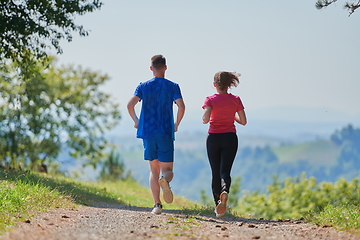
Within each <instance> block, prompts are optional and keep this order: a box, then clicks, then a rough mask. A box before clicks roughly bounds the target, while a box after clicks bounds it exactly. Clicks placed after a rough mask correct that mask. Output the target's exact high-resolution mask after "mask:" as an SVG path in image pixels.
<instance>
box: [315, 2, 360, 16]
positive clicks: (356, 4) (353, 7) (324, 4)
mask: <svg viewBox="0 0 360 240" xmlns="http://www.w3.org/2000/svg"><path fill="white" fill-rule="evenodd" d="M337 1H338V0H319V1H317V2H316V3H315V7H316V8H317V9H323V8H325V7H327V6H329V5H330V4H333V3H334V2H337ZM359 7H360V0H355V1H354V2H353V3H350V2H346V3H345V5H344V8H346V9H347V10H348V11H349V17H350V16H351V14H353V13H354V12H355V10H356V9H358V8H359Z"/></svg>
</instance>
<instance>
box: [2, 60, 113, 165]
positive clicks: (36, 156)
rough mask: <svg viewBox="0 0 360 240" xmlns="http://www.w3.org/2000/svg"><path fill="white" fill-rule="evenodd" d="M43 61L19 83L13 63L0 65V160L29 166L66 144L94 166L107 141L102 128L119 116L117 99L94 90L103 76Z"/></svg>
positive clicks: (47, 158) (44, 160)
mask: <svg viewBox="0 0 360 240" xmlns="http://www.w3.org/2000/svg"><path fill="white" fill-rule="evenodd" d="M48 61H49V63H50V65H49V66H48V67H47V68H45V67H44V66H43V65H42V64H41V63H38V64H37V65H36V66H34V68H32V69H31V72H32V73H33V75H32V77H31V78H29V79H28V80H27V81H25V82H24V81H21V80H20V79H21V76H20V74H21V73H20V71H19V65H18V64H17V63H11V64H7V65H5V66H3V67H2V69H0V70H1V71H0V74H1V75H0V99H1V100H0V156H1V157H0V164H2V165H10V166H11V167H22V168H32V169H34V168H36V167H37V166H38V164H40V163H42V164H44V163H49V162H51V161H53V160H55V159H56V157H57V155H58V154H59V152H60V151H61V150H62V149H63V148H65V147H67V148H70V149H71V155H72V156H73V157H75V158H86V159H88V163H89V164H92V165H93V166H95V165H96V164H97V162H98V161H99V159H101V158H102V157H103V151H104V149H105V147H106V146H107V142H106V139H105V138H104V131H106V130H107V129H111V128H113V127H114V126H115V125H116V124H117V123H118V120H119V118H120V113H119V110H118V106H117V104H115V103H113V102H112V101H111V98H110V96H109V95H108V94H105V93H103V92H102V91H100V90H99V87H100V86H101V85H103V84H104V83H105V81H107V80H108V77H107V76H106V75H101V74H99V73H97V72H92V71H90V70H87V69H82V68H81V67H74V66H70V67H59V68H58V67H56V66H55V60H54V59H49V60H48Z"/></svg>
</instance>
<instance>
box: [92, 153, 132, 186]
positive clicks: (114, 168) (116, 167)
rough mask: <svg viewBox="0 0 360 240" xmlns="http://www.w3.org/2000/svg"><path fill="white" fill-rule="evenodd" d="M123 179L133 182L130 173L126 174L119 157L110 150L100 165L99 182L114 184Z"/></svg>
mask: <svg viewBox="0 0 360 240" xmlns="http://www.w3.org/2000/svg"><path fill="white" fill-rule="evenodd" d="M125 179H131V180H134V179H133V177H132V175H131V172H130V171H128V172H126V169H125V164H124V162H123V161H122V160H121V159H120V155H119V154H118V153H116V152H115V151H114V149H112V150H111V152H110V154H109V155H108V157H107V158H106V160H105V161H104V162H103V163H102V169H101V172H100V176H99V180H100V181H113V182H115V181H121V180H125Z"/></svg>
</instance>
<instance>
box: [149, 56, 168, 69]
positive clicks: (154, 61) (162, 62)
mask: <svg viewBox="0 0 360 240" xmlns="http://www.w3.org/2000/svg"><path fill="white" fill-rule="evenodd" d="M151 66H152V67H153V68H160V67H163V66H166V59H165V57H164V56H163V55H155V56H153V57H152V58H151Z"/></svg>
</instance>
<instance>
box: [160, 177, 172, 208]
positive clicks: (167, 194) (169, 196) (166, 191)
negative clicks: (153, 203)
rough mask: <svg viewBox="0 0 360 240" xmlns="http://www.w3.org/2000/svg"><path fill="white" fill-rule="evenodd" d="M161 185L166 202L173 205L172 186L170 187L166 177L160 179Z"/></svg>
mask: <svg viewBox="0 0 360 240" xmlns="http://www.w3.org/2000/svg"><path fill="white" fill-rule="evenodd" d="M159 184H160V187H161V189H162V191H163V198H164V201H165V202H167V203H172V202H173V193H172V191H171V189H170V185H169V183H168V181H166V179H165V178H164V177H161V178H160V179H159Z"/></svg>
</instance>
